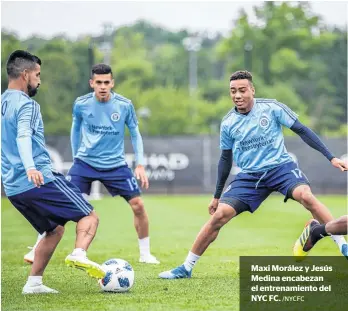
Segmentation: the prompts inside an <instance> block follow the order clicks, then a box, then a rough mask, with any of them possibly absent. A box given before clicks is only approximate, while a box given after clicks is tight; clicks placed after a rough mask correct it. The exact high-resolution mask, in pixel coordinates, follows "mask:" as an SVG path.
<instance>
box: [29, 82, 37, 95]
mask: <svg viewBox="0 0 348 311" xmlns="http://www.w3.org/2000/svg"><path fill="white" fill-rule="evenodd" d="M38 88H39V87H32V86H31V85H30V84H29V83H28V95H29V97H34V96H35V95H36V93H37V91H38Z"/></svg>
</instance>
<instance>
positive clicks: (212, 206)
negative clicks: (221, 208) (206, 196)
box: [208, 198, 219, 215]
mask: <svg viewBox="0 0 348 311" xmlns="http://www.w3.org/2000/svg"><path fill="white" fill-rule="evenodd" d="M218 205H219V199H215V198H213V199H212V200H211V202H210V204H209V206H208V210H209V214H210V215H213V214H214V213H215V211H216V209H217V208H218Z"/></svg>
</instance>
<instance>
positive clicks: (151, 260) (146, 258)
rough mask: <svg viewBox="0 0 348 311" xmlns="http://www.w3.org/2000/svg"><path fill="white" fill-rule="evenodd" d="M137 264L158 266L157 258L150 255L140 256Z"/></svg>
mask: <svg viewBox="0 0 348 311" xmlns="http://www.w3.org/2000/svg"><path fill="white" fill-rule="evenodd" d="M139 262H141V263H149V264H155V265H158V264H160V262H159V260H157V258H156V257H155V256H153V255H151V254H148V255H142V256H140V258H139Z"/></svg>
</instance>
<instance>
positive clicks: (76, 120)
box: [24, 64, 159, 264]
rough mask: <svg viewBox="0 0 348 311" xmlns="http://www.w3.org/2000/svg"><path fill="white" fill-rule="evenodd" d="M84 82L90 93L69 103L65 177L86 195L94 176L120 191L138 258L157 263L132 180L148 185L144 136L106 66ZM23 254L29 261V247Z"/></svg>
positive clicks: (112, 191)
mask: <svg viewBox="0 0 348 311" xmlns="http://www.w3.org/2000/svg"><path fill="white" fill-rule="evenodd" d="M89 83H90V86H91V88H93V89H94V92H93V93H89V94H86V95H84V96H81V97H78V98H77V99H76V101H75V104H74V107H73V123H72V129H71V147H72V153H73V157H74V164H73V166H72V167H71V168H70V170H69V172H68V175H67V177H66V178H67V179H68V180H70V181H71V182H72V183H73V184H74V185H76V186H77V187H78V188H79V189H80V190H81V192H82V193H83V194H86V195H89V194H90V190H91V184H92V182H93V181H95V180H99V181H100V182H102V183H103V184H104V186H105V187H106V188H107V190H108V191H109V193H110V194H111V195H112V196H116V195H120V196H122V197H123V198H124V199H125V200H126V201H127V202H128V204H129V205H130V206H131V208H132V210H133V213H134V225H135V229H136V231H137V234H138V241H139V249H140V259H139V261H140V262H143V263H150V264H159V261H158V260H157V259H156V257H155V256H153V255H152V254H151V253H150V238H149V221H148V217H147V213H146V211H145V208H144V203H143V200H142V198H141V196H140V195H141V191H140V189H139V186H138V182H137V179H139V180H140V181H141V186H142V187H144V188H145V189H147V188H148V186H149V182H148V178H147V176H146V172H145V168H144V166H143V164H144V158H143V149H144V148H143V141H142V137H141V135H140V132H139V127H138V121H137V117H136V115H135V111H134V107H133V104H132V102H131V101H130V100H129V99H127V98H125V97H123V96H121V95H119V94H116V93H114V92H112V91H111V89H112V88H113V87H114V80H113V75H112V70H111V68H110V66H108V65H105V64H97V65H95V66H93V68H92V71H91V79H90V81H89ZM125 126H127V127H128V129H129V132H130V136H131V141H132V145H133V149H134V152H135V157H136V162H137V166H136V168H135V171H134V173H135V176H136V178H137V179H136V178H135V177H134V175H133V173H132V171H131V169H130V168H129V167H128V166H127V163H126V161H125V156H124V135H125ZM40 238H41V237H40V236H39V237H38V240H40ZM34 249H35V246H34ZM24 259H25V260H26V261H29V262H30V261H33V260H34V258H33V253H32V251H31V252H29V253H28V254H26V255H25V257H24Z"/></svg>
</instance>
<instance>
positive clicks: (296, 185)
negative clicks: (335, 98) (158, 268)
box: [159, 71, 347, 279]
mask: <svg viewBox="0 0 348 311" xmlns="http://www.w3.org/2000/svg"><path fill="white" fill-rule="evenodd" d="M254 95H255V88H254V86H253V80H252V75H251V74H250V73H249V72H247V71H237V72H235V73H234V74H232V76H231V77H230V96H231V98H232V101H233V103H234V104H235V107H234V108H233V109H232V110H230V112H229V113H228V114H227V115H226V116H225V117H224V118H223V120H222V123H221V132H220V147H221V149H222V153H221V157H220V160H219V164H218V180H217V184H216V191H215V194H214V198H213V199H212V201H211V203H210V204H209V213H210V214H211V215H212V217H211V218H210V219H209V221H208V222H207V223H206V224H205V225H204V226H203V228H202V229H201V231H200V232H199V234H198V236H197V238H196V240H195V242H194V244H193V246H192V249H191V251H190V252H189V254H188V256H187V258H186V260H185V262H184V264H183V265H181V266H179V267H177V268H175V269H173V270H170V271H165V272H162V273H160V275H159V277H160V278H164V279H176V278H187V277H191V273H192V268H193V266H194V265H195V264H196V262H197V261H198V259H199V258H200V256H202V254H203V253H204V251H205V250H206V249H207V247H208V246H209V245H210V243H212V242H213V241H214V240H215V239H216V237H217V235H218V233H219V231H220V229H221V228H222V227H223V226H224V225H225V224H226V223H227V222H228V221H230V220H231V219H232V218H233V217H236V216H237V215H239V214H240V213H242V212H245V211H249V212H251V213H253V212H255V210H257V208H258V207H259V206H260V205H261V203H262V202H263V201H264V200H265V199H266V198H267V197H268V196H269V195H270V194H271V193H272V192H273V191H278V192H280V193H282V194H283V195H284V196H285V200H284V201H285V202H286V201H287V200H288V199H289V198H291V199H294V200H296V201H298V202H299V203H301V204H302V205H303V206H304V207H305V208H306V209H308V210H309V211H310V212H311V213H312V215H313V217H314V218H315V219H317V220H319V221H320V222H321V223H327V222H329V221H331V220H332V219H333V217H332V215H331V213H330V212H329V210H328V209H327V208H326V207H325V206H324V205H323V204H322V203H321V202H319V201H318V199H317V198H316V197H315V196H314V195H313V194H312V192H311V188H310V186H309V181H308V179H307V178H306V176H305V175H304V173H303V172H302V171H301V170H300V169H299V167H298V166H297V164H296V163H295V162H294V161H293V160H292V158H291V157H290V155H289V154H288V152H287V150H286V148H285V145H284V137H283V133H282V126H285V127H288V128H290V129H291V130H292V131H294V132H295V133H297V134H298V135H299V136H300V137H301V138H302V139H303V140H304V141H305V142H306V143H307V144H308V145H309V146H311V147H312V148H314V149H316V150H318V151H319V152H321V153H322V154H323V155H324V156H325V157H326V158H327V159H328V160H329V161H330V162H331V164H332V165H333V166H334V167H336V168H339V169H340V170H341V171H345V170H347V164H346V163H344V162H343V161H342V160H340V159H338V158H336V157H334V156H333V155H332V154H331V152H330V151H329V150H328V149H327V148H326V146H325V145H324V144H323V143H322V141H321V140H320V138H319V137H318V136H317V135H316V134H315V133H313V132H312V131H311V130H310V129H309V128H307V127H306V126H304V125H303V124H301V122H300V121H299V120H298V118H297V115H296V114H295V113H294V112H292V111H291V110H290V109H289V108H288V107H287V106H286V105H284V104H282V103H279V102H278V101H277V100H275V99H260V98H254ZM232 156H233V160H234V161H235V162H236V164H237V165H238V167H240V168H241V170H242V171H241V172H240V173H239V174H238V175H237V176H236V178H235V179H234V180H233V181H232V182H231V183H230V185H229V186H228V187H227V188H226V190H225V191H224V193H223V194H222V195H221V193H222V190H223V188H224V185H225V182H226V180H227V178H228V175H229V173H230V170H231V167H232ZM332 237H333V239H335V241H336V242H337V243H338V244H339V246H340V248H341V246H342V245H343V244H345V243H346V241H345V240H344V238H343V237H342V236H338V237H336V236H332Z"/></svg>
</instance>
